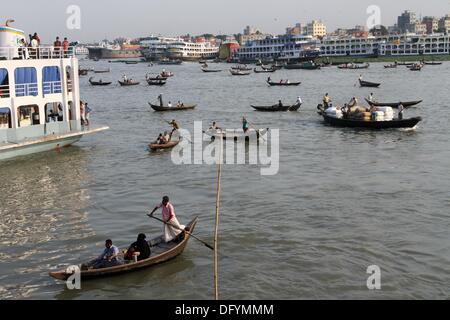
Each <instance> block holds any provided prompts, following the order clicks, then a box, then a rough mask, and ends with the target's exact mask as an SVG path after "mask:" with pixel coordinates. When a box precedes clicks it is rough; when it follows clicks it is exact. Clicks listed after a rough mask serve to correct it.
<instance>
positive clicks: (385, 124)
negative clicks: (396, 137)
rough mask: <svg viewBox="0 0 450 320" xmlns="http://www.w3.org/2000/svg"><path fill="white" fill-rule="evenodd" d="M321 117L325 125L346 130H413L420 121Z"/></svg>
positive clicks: (415, 118)
mask: <svg viewBox="0 0 450 320" xmlns="http://www.w3.org/2000/svg"><path fill="white" fill-rule="evenodd" d="M322 116H323V118H324V120H325V122H326V123H328V124H330V125H332V126H335V127H348V128H365V129H401V128H414V127H415V126H416V125H417V124H418V123H419V122H420V121H422V118H421V117H414V118H410V119H404V120H398V119H394V120H390V121H372V120H369V121H365V120H354V119H340V118H335V117H331V116H328V115H327V114H326V113H322Z"/></svg>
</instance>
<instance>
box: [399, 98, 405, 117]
mask: <svg viewBox="0 0 450 320" xmlns="http://www.w3.org/2000/svg"><path fill="white" fill-rule="evenodd" d="M404 110H405V107H404V106H403V104H402V103H401V102H400V104H399V105H398V120H403V111H404Z"/></svg>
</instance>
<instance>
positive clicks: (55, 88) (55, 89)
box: [42, 81, 62, 95]
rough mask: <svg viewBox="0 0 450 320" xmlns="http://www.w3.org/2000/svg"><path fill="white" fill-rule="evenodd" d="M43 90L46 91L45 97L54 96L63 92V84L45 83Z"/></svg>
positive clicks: (58, 82)
mask: <svg viewBox="0 0 450 320" xmlns="http://www.w3.org/2000/svg"><path fill="white" fill-rule="evenodd" d="M42 89H43V90H44V95H46V94H53V93H61V92H62V83H61V81H48V82H43V83H42Z"/></svg>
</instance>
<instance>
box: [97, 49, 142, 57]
mask: <svg viewBox="0 0 450 320" xmlns="http://www.w3.org/2000/svg"><path fill="white" fill-rule="evenodd" d="M88 50H89V59H129V58H141V57H142V53H141V51H140V50H131V49H130V50H125V49H124V50H111V49H106V48H88Z"/></svg>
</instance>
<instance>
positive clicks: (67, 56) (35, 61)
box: [0, 27, 108, 160]
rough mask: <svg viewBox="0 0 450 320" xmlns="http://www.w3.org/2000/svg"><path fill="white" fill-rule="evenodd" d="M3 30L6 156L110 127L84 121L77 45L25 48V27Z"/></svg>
mask: <svg viewBox="0 0 450 320" xmlns="http://www.w3.org/2000/svg"><path fill="white" fill-rule="evenodd" d="M0 29H1V37H0V160H4V159H10V158H14V157H17V156H23V155H28V154H33V153H37V152H43V151H48V150H55V149H56V150H59V149H60V148H62V147H65V146H69V145H71V144H73V143H75V142H77V141H79V140H80V139H81V138H82V137H83V136H84V135H87V134H92V133H96V132H99V131H103V130H107V129H108V127H98V128H93V127H91V126H89V125H84V124H86V123H83V121H82V117H83V115H82V111H81V108H80V90H79V76H78V69H79V66H78V59H77V58H76V56H75V53H74V50H73V48H69V50H67V51H64V50H63V49H62V48H55V47H43V46H40V47H38V48H27V47H22V46H20V44H21V43H22V41H23V40H25V39H26V37H25V33H24V32H23V31H22V30H19V29H15V28H11V27H0Z"/></svg>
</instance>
